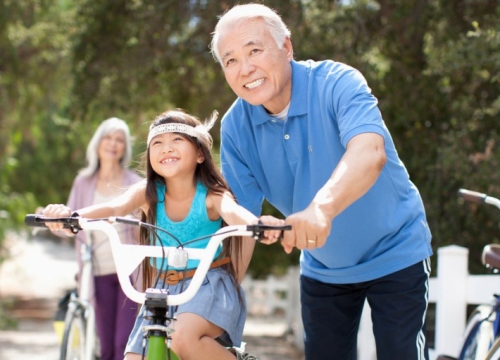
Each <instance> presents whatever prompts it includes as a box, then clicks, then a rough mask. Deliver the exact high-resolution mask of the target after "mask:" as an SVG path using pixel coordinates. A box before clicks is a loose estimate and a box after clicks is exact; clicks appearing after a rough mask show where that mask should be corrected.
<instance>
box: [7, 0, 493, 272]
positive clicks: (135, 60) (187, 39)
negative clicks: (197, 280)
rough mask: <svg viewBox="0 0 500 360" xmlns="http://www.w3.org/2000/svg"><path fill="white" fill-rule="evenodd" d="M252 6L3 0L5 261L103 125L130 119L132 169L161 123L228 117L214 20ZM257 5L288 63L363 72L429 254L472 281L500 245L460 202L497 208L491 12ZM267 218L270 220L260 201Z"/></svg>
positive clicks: (272, 1) (67, 182)
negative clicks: (26, 222)
mask: <svg viewBox="0 0 500 360" xmlns="http://www.w3.org/2000/svg"><path fill="white" fill-rule="evenodd" d="M246 2H247V1H210V0H189V1H188V0H186V1H168V0H107V1H99V0H0V262H1V260H2V259H3V258H4V257H5V256H6V253H5V251H1V249H2V240H3V239H4V237H5V233H6V232H7V231H8V230H11V229H12V230H25V229H24V228H23V226H22V222H23V218H24V215H25V214H26V213H31V212H33V211H34V209H35V207H36V206H38V205H44V204H47V203H56V202H62V203H64V202H66V200H67V196H68V193H69V190H70V187H71V184H72V181H73V178H74V176H75V175H76V173H77V171H78V169H79V168H81V167H82V166H83V165H84V155H85V149H86V146H87V143H88V141H89V139H90V136H91V134H92V133H93V131H94V130H95V128H96V127H97V125H98V124H99V123H100V122H101V121H102V120H104V119H106V118H109V117H112V116H117V117H120V118H122V119H124V120H126V121H127V122H128V124H129V125H130V127H131V129H132V131H133V133H134V134H135V136H136V142H135V145H134V149H135V154H137V155H136V157H135V161H134V165H133V166H134V167H138V166H139V163H140V156H141V154H142V153H143V151H144V139H145V138H146V129H147V123H148V122H149V121H150V120H151V119H152V118H153V117H154V115H156V114H158V113H160V112H162V111H164V110H165V109H168V108H174V107H180V108H184V109H186V110H187V111H188V112H191V113H193V114H195V115H197V116H198V117H200V118H205V117H207V116H209V115H210V114H211V112H212V111H213V110H214V109H217V110H218V111H219V112H220V113H221V114H223V113H224V112H225V111H226V110H227V109H228V107H229V106H230V104H231V103H232V102H233V101H234V98H235V96H234V94H233V93H232V91H231V89H230V88H229V87H228V85H227V84H226V82H225V80H224V77H223V74H222V71H221V69H220V66H219V65H218V64H217V63H216V62H215V61H214V60H213V58H212V56H211V54H210V53H209V49H208V44H209V42H210V39H211V35H210V33H211V32H212V31H213V29H214V27H215V24H216V21H217V16H218V15H220V14H221V13H223V12H224V11H225V10H226V9H227V8H228V7H230V6H232V5H234V4H236V3H246ZM263 3H265V4H266V5H268V6H270V7H273V8H275V9H276V10H277V11H278V13H280V14H281V15H282V17H283V19H284V20H285V22H286V23H287V24H288V26H289V28H290V30H291V31H292V42H293V44H294V51H295V58H296V59H297V60H304V59H315V60H323V59H333V60H336V61H341V62H345V63H347V64H350V65H352V66H354V67H356V68H358V69H359V70H360V71H361V72H362V73H363V74H364V75H365V77H366V78H367V80H368V83H369V85H370V87H371V88H372V90H373V93H374V94H375V95H376V96H377V98H378V99H379V106H380V109H381V111H382V114H383V116H384V120H385V122H386V123H387V126H388V127H389V129H390V131H391V134H392V136H393V138H394V141H395V143H396V146H397V149H398V151H399V155H400V157H401V159H402V161H403V162H404V163H405V165H406V167H407V169H408V172H409V174H410V177H411V179H412V181H413V182H414V183H415V184H416V185H417V187H418V188H419V190H420V192H421V195H422V198H423V200H424V203H425V206H426V211H427V215H428V219H429V224H430V227H431V230H432V233H433V247H434V249H435V250H436V249H437V247H440V246H445V245H449V244H457V245H461V246H465V247H467V248H469V250H470V256H471V263H470V271H471V272H472V273H481V272H484V269H483V267H482V266H481V265H480V261H479V256H480V252H481V250H482V247H483V246H484V245H485V244H488V243H491V242H497V243H498V242H499V234H500V231H499V225H498V224H499V222H498V220H499V219H500V217H499V214H500V213H499V212H498V210H497V209H494V208H492V207H488V206H477V205H471V204H464V203H462V202H460V201H459V200H458V199H457V197H456V192H457V190H458V189H459V188H461V187H464V188H469V189H473V190H477V191H481V192H485V193H488V194H491V195H492V196H500V184H499V175H500V172H499V171H498V159H499V158H500V157H499V156H500V148H499V146H498V145H499V144H500V122H497V121H498V120H499V119H498V115H499V111H500V28H499V27H500V26H499V24H500V21H499V15H500V3H499V2H498V1H493V0H379V1H371V0H336V1H333V0H331V1H327V0H316V1H311V0H289V1H284V0H268V1H263ZM218 130H219V129H218V128H215V129H214V130H213V131H212V134H213V136H214V138H215V140H216V143H217V142H218V138H219V134H218ZM214 154H215V158H218V147H217V146H216V147H215V150H214ZM265 212H267V213H274V214H277V213H276V210H274V209H273V208H272V207H271V206H270V205H269V204H266V205H265ZM277 215H279V214H277ZM297 262H298V252H297V251H294V253H293V254H292V256H287V255H285V254H284V252H283V251H282V250H281V248H280V246H277V245H276V246H272V247H267V246H257V250H256V253H255V256H254V258H253V260H252V264H251V268H250V270H251V271H252V273H253V274H254V275H255V276H264V275H265V274H267V273H269V272H275V273H280V272H283V271H284V269H286V267H287V266H288V265H290V264H297ZM434 268H435V266H434Z"/></svg>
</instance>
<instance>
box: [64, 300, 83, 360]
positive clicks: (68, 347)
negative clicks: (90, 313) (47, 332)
mask: <svg viewBox="0 0 500 360" xmlns="http://www.w3.org/2000/svg"><path fill="white" fill-rule="evenodd" d="M84 315H85V314H84V309H82V307H81V306H78V305H77V306H75V307H73V308H71V309H69V310H68V312H67V314H66V318H65V320H64V333H63V340H62V345H61V356H60V360H85V340H86V337H85V325H86V324H85V316H84Z"/></svg>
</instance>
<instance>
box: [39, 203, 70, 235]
mask: <svg viewBox="0 0 500 360" xmlns="http://www.w3.org/2000/svg"><path fill="white" fill-rule="evenodd" d="M43 216H45V217H51V218H60V217H70V216H71V209H70V208H69V207H67V206H66V205H63V204H50V205H47V206H46V207H45V209H44V210H43ZM45 225H47V227H48V228H49V229H50V230H51V231H64V232H65V233H66V234H68V235H71V236H73V235H74V234H73V233H72V232H71V230H69V229H63V224H58V223H45Z"/></svg>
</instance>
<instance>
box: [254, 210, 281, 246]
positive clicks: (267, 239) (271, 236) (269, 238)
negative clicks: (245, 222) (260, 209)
mask: <svg viewBox="0 0 500 360" xmlns="http://www.w3.org/2000/svg"><path fill="white" fill-rule="evenodd" d="M260 221H261V222H262V224H264V225H272V226H283V225H285V220H282V219H277V218H275V217H274V216H269V215H264V216H261V217H260ZM281 232H282V231H281V230H266V231H264V237H263V238H262V240H261V243H263V244H266V245H271V244H274V243H275V242H276V241H278V239H279V238H280V236H281Z"/></svg>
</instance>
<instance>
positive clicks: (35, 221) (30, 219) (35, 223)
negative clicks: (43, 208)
mask: <svg viewBox="0 0 500 360" xmlns="http://www.w3.org/2000/svg"><path fill="white" fill-rule="evenodd" d="M42 217H43V216H40V215H35V214H28V215H26V216H25V217H24V224H25V225H27V226H31V227H47V225H45V222H43V221H40V219H41V218H42Z"/></svg>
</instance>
